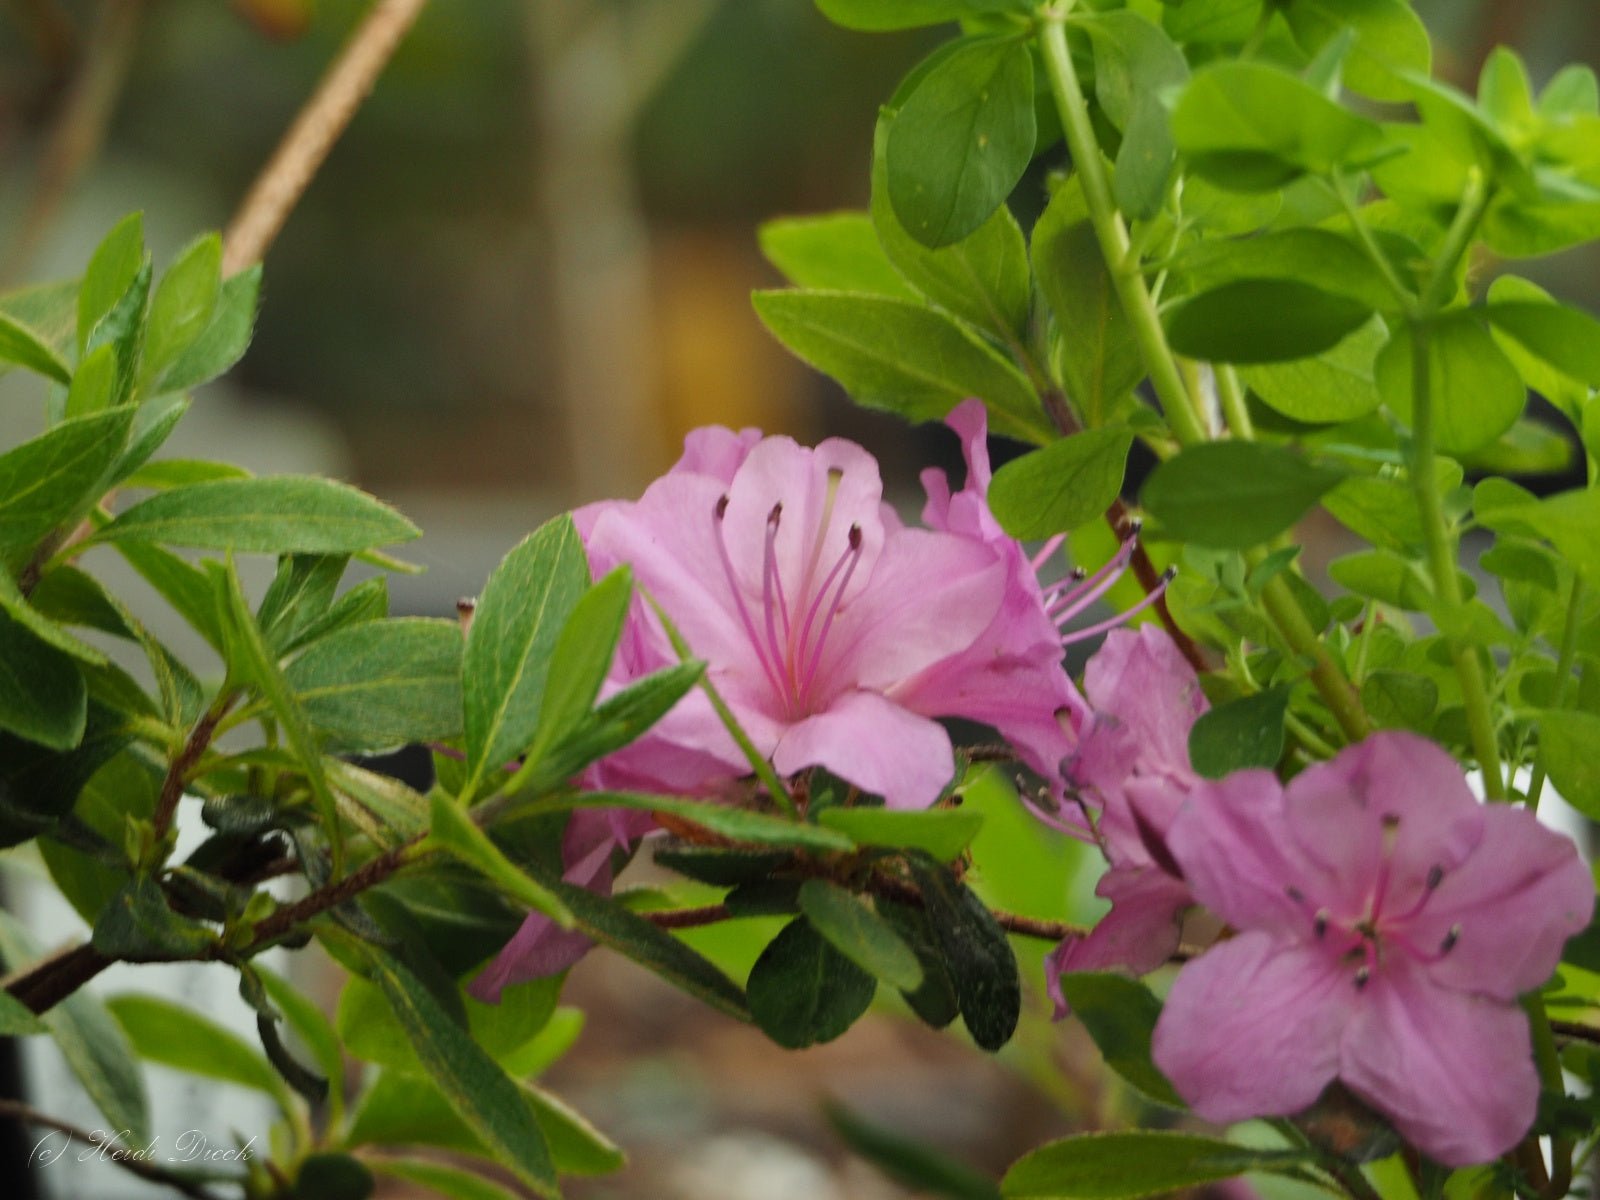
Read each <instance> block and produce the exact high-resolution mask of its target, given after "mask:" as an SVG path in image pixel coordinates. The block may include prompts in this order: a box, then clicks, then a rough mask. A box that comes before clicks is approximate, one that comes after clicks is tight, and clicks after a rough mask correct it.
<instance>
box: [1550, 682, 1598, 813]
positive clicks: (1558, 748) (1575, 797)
mask: <svg viewBox="0 0 1600 1200" xmlns="http://www.w3.org/2000/svg"><path fill="white" fill-rule="evenodd" d="M1596 746H1600V716H1596V715H1595V714H1594V713H1589V712H1581V711H1577V710H1573V709H1563V710H1559V711H1558V710H1551V711H1548V712H1542V713H1540V714H1539V752H1540V754H1542V755H1543V756H1544V765H1545V769H1546V770H1547V771H1549V773H1550V782H1551V783H1552V784H1554V785H1555V789H1556V791H1558V792H1560V793H1561V798H1562V799H1563V800H1565V801H1566V802H1567V803H1568V804H1570V805H1572V807H1574V808H1576V809H1577V810H1578V811H1579V812H1581V813H1583V814H1584V815H1585V816H1587V817H1589V818H1590V819H1591V820H1594V819H1600V759H1597V758H1596V757H1595V752H1594V748H1595V747H1596Z"/></svg>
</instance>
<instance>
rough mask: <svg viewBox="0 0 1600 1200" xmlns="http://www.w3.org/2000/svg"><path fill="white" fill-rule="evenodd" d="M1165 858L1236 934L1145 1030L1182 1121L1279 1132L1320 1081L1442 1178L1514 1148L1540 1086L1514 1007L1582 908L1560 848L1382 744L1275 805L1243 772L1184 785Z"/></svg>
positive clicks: (1406, 742) (1452, 773)
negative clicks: (1192, 1116) (1343, 1091)
mask: <svg viewBox="0 0 1600 1200" xmlns="http://www.w3.org/2000/svg"><path fill="white" fill-rule="evenodd" d="M1167 844H1168V846H1169V847H1170V848H1171V851H1172V854H1173V857H1174V858H1175V859H1176V860H1177V862H1178V864H1179V865H1180V866H1181V867H1182V869H1183V874H1184V877H1185V878H1186V879H1187V880H1188V882H1189V886H1190V888H1191V889H1192V891H1193V893H1194V896H1195V899H1196V900H1198V901H1200V902H1201V903H1203V904H1205V905H1206V906H1207V907H1208V908H1210V909H1211V910H1212V911H1214V912H1215V913H1217V915H1218V916H1220V917H1222V918H1223V919H1224V920H1225V921H1227V922H1228V923H1229V924H1230V925H1231V926H1232V927H1233V928H1234V929H1236V930H1237V931H1238V933H1237V935H1236V936H1234V937H1232V938H1230V939H1228V940H1226V941H1224V942H1221V943H1220V944H1218V945H1216V946H1214V947H1213V948H1212V949H1210V950H1208V951H1207V952H1206V953H1205V954H1204V955H1202V956H1201V957H1200V958H1198V959H1197V960H1195V961H1194V962H1192V963H1190V964H1189V965H1187V966H1186V967H1185V968H1184V969H1183V971H1182V972H1181V973H1180V974H1179V976H1178V978H1177V981H1176V982H1175V983H1174V985H1173V988H1172V991H1171V993H1170V995H1169V997H1168V999H1167V1003H1166V1008H1165V1010H1164V1012H1163V1013H1162V1016H1161V1020H1160V1022H1159V1023H1158V1024H1157V1026H1156V1030H1155V1036H1154V1043H1153V1049H1154V1054H1155V1061H1156V1063H1157V1065H1159V1066H1160V1067H1161V1069H1162V1070H1163V1071H1165V1072H1166V1074H1167V1077H1168V1078H1169V1079H1171V1080H1172V1083H1173V1086H1174V1087H1176V1088H1177V1090H1178V1092H1179V1094H1180V1095H1182V1096H1183V1097H1184V1098H1185V1099H1186V1100H1187V1101H1189V1103H1190V1104H1191V1105H1193V1107H1194V1110H1195V1111H1196V1112H1197V1113H1198V1114H1199V1115H1201V1116H1203V1117H1206V1118H1207V1119H1209V1120H1213V1121H1219V1122H1228V1121H1234V1120H1239V1119H1242V1118H1245V1117H1255V1116H1281V1115H1287V1114H1290V1113H1294V1112H1298V1111H1300V1110H1302V1109H1304V1108H1306V1107H1307V1106H1309V1105H1310V1104H1312V1103H1313V1102H1314V1101H1315V1100H1316V1099H1317V1097H1318V1095H1319V1094H1320V1093H1321V1092H1322V1090H1323V1088H1325V1087H1326V1086H1327V1085H1328V1084H1329V1083H1330V1082H1332V1081H1333V1080H1334V1079H1336V1078H1337V1079H1339V1080H1341V1081H1342V1082H1343V1083H1344V1085H1345V1086H1346V1087H1348V1088H1349V1089H1350V1090H1351V1091H1352V1092H1354V1093H1355V1094H1356V1095H1358V1096H1359V1097H1361V1099H1363V1100H1364V1101H1366V1102H1367V1103H1368V1104H1370V1105H1371V1106H1372V1107H1374V1108H1376V1109H1378V1110H1379V1111H1381V1112H1383V1113H1384V1114H1386V1115H1387V1116H1388V1117H1389V1118H1390V1119H1391V1120H1392V1121H1393V1122H1394V1125H1395V1127H1396V1128H1397V1129H1398V1130H1399V1131H1400V1132H1401V1133H1402V1134H1404V1135H1405V1136H1406V1137H1407V1138H1408V1139H1409V1140H1410V1141H1411V1142H1412V1143H1413V1144H1414V1145H1415V1146H1416V1147H1417V1148H1418V1149H1419V1150H1421V1151H1423V1152H1424V1153H1426V1154H1428V1155H1430V1156H1431V1157H1433V1158H1435V1159H1437V1160H1438V1161H1439V1162H1441V1163H1444V1164H1446V1165H1449V1166H1463V1165H1467V1164H1470V1163H1480V1162H1486V1161H1488V1160H1490V1159H1493V1158H1494V1157H1496V1156H1497V1155H1499V1154H1501V1153H1503V1152H1504V1151H1506V1150H1507V1149H1509V1148H1510V1147H1511V1146H1512V1145H1514V1144H1515V1143H1516V1142H1517V1140H1518V1139H1519V1138H1521V1137H1522V1135H1523V1134H1524V1133H1525V1132H1526V1131H1527V1129H1528V1127H1529V1125H1530V1124H1531V1122H1532V1121H1533V1118H1534V1111H1535V1108H1536V1106H1537V1103H1538V1096H1539V1080H1538V1075H1537V1072H1536V1071H1535V1069H1534V1064H1533V1061H1532V1057H1531V1053H1530V1049H1529V1033H1528V1024H1527V1019H1526V1017H1525V1016H1524V1014H1523V1011H1522V1009H1521V1008H1520V1007H1519V1006H1518V1004H1517V997H1518V996H1519V995H1521V994H1522V993H1525V992H1528V991H1531V990H1533V989H1535V988H1537V987H1539V986H1540V985H1541V984H1543V983H1544V981H1545V980H1546V979H1547V978H1548V977H1549V975H1550V973H1551V971H1552V970H1554V969H1555V966H1556V963H1557V962H1558V961H1559V959H1560V955H1561V948H1562V946H1563V944H1564V943H1565V942H1566V940H1567V938H1569V937H1570V936H1572V935H1573V934H1574V933H1576V932H1578V931H1579V930H1581V929H1583V928H1584V926H1585V925H1586V924H1587V923H1588V920H1589V916H1590V912H1591V910H1592V908H1593V906H1594V885H1593V881H1592V880H1591V879H1590V877H1589V873H1588V871H1587V870H1586V869H1585V868H1584V866H1583V864H1582V863H1581V862H1580V861H1579V859H1578V855H1577V852H1576V850H1575V849H1574V847H1573V845H1572V843H1571V842H1570V841H1568V840H1567V839H1566V838H1564V837H1561V836H1560V835H1558V834H1556V833H1553V832H1551V831H1550V830H1548V829H1545V828H1544V827H1543V826H1541V825H1540V824H1539V823H1538V822H1537V820H1535V819H1534V817H1533V815H1532V814H1531V813H1529V812H1527V811H1526V810H1524V809H1518V808H1512V807H1509V806H1505V805H1488V806H1485V805H1483V804H1480V803H1479V802H1478V801H1477V800H1475V799H1474V798H1473V796H1472V794H1471V792H1470V791H1468V789H1467V785H1466V783H1465V781H1464V780H1463V778H1462V775H1461V771H1460V768H1459V767H1458V766H1457V764H1456V763H1455V762H1454V760H1452V759H1451V758H1450V756H1449V755H1448V754H1446V753H1445V752H1444V751H1443V750H1441V749H1440V748H1439V747H1437V746H1435V745H1434V744H1433V743H1431V742H1428V741H1426V740H1424V739H1422V738H1419V737H1416V736H1413V735H1411V734H1407V733H1398V732H1386V733H1379V734H1375V735H1373V736H1372V737H1370V738H1368V739H1367V740H1366V741H1364V742H1361V743H1360V744H1358V745H1355V746H1350V747H1348V748H1346V749H1345V750H1343V751H1341V752H1340V753H1339V754H1338V755H1337V756H1336V757H1335V758H1333V759H1332V760H1331V761H1329V762H1326V763H1322V764H1319V765H1317V766H1314V767H1311V768H1309V769H1307V770H1306V771H1304V772H1303V773H1301V774H1300V775H1298V776H1297V777H1296V778H1295V779H1294V780H1293V781H1292V782H1290V784H1289V785H1288V787H1287V789H1285V788H1284V787H1283V786H1282V785H1280V784H1279V782H1278V781H1277V779H1276V778H1274V776H1273V775H1272V774H1271V773H1270V772H1268V771H1259V770H1251V771H1240V772H1237V773H1236V774H1234V775H1231V776H1229V777H1228V778H1227V779H1226V780H1223V781H1221V782H1219V783H1207V782H1202V783H1200V784H1198V785H1197V786H1196V787H1195V788H1194V790H1193V792H1192V794H1191V796H1190V798H1189V801H1188V803H1187V805H1186V806H1185V808H1184V810H1183V812H1182V813H1181V814H1180V815H1179V817H1178V818H1177V820H1176V821H1175V822H1173V825H1172V827H1171V829H1170V831H1169V833H1168V836H1167Z"/></svg>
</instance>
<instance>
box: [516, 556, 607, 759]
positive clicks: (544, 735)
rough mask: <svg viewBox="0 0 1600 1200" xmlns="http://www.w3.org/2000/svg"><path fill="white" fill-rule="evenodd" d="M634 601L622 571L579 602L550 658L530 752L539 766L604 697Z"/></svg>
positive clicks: (603, 581) (580, 598)
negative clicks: (536, 730)
mask: <svg viewBox="0 0 1600 1200" xmlns="http://www.w3.org/2000/svg"><path fill="white" fill-rule="evenodd" d="M632 602H633V575H632V573H631V572H630V571H629V569H628V568H627V567H626V566H623V567H618V568H617V569H616V570H614V571H612V572H611V573H610V574H609V575H607V576H606V577H605V578H604V579H602V580H600V582H599V583H596V584H595V585H594V586H593V587H591V588H590V589H589V590H588V591H587V592H585V593H584V594H583V595H582V596H581V597H579V599H578V602H577V604H575V605H574V606H573V609H572V615H571V616H569V617H568V618H567V621H566V624H565V625H564V626H562V629H561V634H560V636H559V637H558V638H556V644H555V649H554V650H553V651H552V652H551V654H550V665H549V668H548V674H547V675H546V677H545V688H544V699H543V701H542V702H541V703H540V706H539V728H538V732H537V733H536V734H535V735H534V738H533V742H532V744H531V745H530V746H529V747H528V758H529V760H530V761H538V760H540V759H542V758H544V756H545V755H546V754H548V753H549V752H550V750H552V749H553V748H554V747H556V746H557V745H559V744H560V743H561V742H563V741H565V740H566V739H567V738H568V737H570V736H571V735H572V733H573V732H574V731H575V730H576V729H577V728H578V726H579V725H580V724H582V722H583V720H584V718H586V717H587V716H588V715H589V711H590V709H591V708H592V707H593V706H594V702H595V698H596V697H597V696H599V695H600V685H601V684H602V683H604V682H605V678H606V672H607V671H609V670H610V669H611V660H612V659H613V658H614V657H615V656H616V651H617V641H618V639H619V638H620V637H621V636H622V624H623V621H624V619H625V618H626V617H627V615H628V606H629V605H630V604H631V603H632Z"/></svg>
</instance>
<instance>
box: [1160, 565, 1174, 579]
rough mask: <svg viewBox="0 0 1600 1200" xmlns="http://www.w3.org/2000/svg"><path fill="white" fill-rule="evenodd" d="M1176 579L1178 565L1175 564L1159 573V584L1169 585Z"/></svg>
mask: <svg viewBox="0 0 1600 1200" xmlns="http://www.w3.org/2000/svg"><path fill="white" fill-rule="evenodd" d="M1177 577H1178V564H1177V563H1173V564H1172V565H1171V566H1170V567H1168V568H1167V569H1166V570H1165V571H1163V572H1161V582H1162V583H1171V582H1172V581H1173V580H1174V579H1176V578H1177Z"/></svg>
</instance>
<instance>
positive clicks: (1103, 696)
mask: <svg viewBox="0 0 1600 1200" xmlns="http://www.w3.org/2000/svg"><path fill="white" fill-rule="evenodd" d="M1083 682H1084V690H1085V691H1086V692H1087V693H1088V700H1089V709H1090V713H1091V715H1090V717H1089V718H1088V720H1087V721H1086V722H1085V723H1084V725H1083V728H1082V730H1081V732H1080V736H1079V741H1078V746H1077V749H1076V750H1075V751H1074V752H1073V753H1072V754H1071V755H1069V756H1068V757H1067V759H1066V760H1065V762H1064V763H1063V764H1062V771H1063V774H1064V775H1065V776H1066V778H1067V781H1068V783H1069V784H1070V785H1071V786H1072V787H1073V788H1075V789H1076V791H1077V795H1078V798H1079V799H1081V800H1082V801H1083V802H1084V803H1086V804H1090V805H1092V806H1095V807H1096V808H1097V809H1098V817H1097V819H1096V821H1095V834H1096V837H1097V839H1098V841H1099V844H1100V847H1101V849H1102V851H1103V852H1104V853H1105V856H1106V860H1107V862H1108V864H1109V869H1108V870H1107V871H1106V873H1105V874H1104V875H1102V876H1101V878H1100V883H1099V885H1098V886H1097V887H1096V888H1095V894H1096V895H1098V896H1100V897H1102V898H1103V899H1106V900H1109V901H1111V911H1110V912H1109V913H1107V914H1106V915H1105V916H1104V917H1102V918H1101V919H1100V921H1099V923H1098V924H1097V925H1096V926H1095V927H1094V929H1093V930H1091V931H1090V933H1089V935H1088V936H1087V937H1083V938H1068V939H1067V940H1066V941H1063V942H1062V943H1061V945H1060V946H1059V947H1057V948H1056V950H1055V951H1054V952H1052V954H1051V955H1050V957H1049V958H1048V959H1047V960H1046V962H1045V971H1046V987H1047V989H1048V990H1049V992H1050V995H1051V997H1052V999H1054V1000H1055V1002H1056V1015H1057V1017H1058V1018H1059V1017H1061V1016H1064V1015H1066V1004H1065V1002H1064V1000H1063V998H1062V996H1061V975H1062V974H1063V973H1066V972H1072V971H1105V970H1111V969H1121V970H1126V971H1129V972H1131V973H1132V974H1134V975H1144V974H1147V973H1149V972H1150V971H1153V970H1155V969H1156V968H1157V967H1159V966H1160V965H1161V964H1162V963H1164V962H1166V961H1167V959H1168V958H1169V957H1171V955H1172V953H1173V951H1175V950H1176V949H1177V948H1178V933H1179V927H1180V923H1181V920H1182V916H1183V912H1184V910H1185V909H1187V908H1188V907H1189V906H1190V905H1191V904H1193V903H1194V901H1193V899H1192V898H1191V897H1190V895H1189V888H1188V886H1187V885H1186V884H1185V883H1184V881H1183V878H1182V876H1181V874H1180V872H1179V871H1178V868H1177V865H1176V864H1175V863H1174V862H1173V861H1172V856H1171V854H1170V853H1169V852H1168V850H1167V847H1166V836H1167V831H1168V830H1169V829H1170V827H1171V825H1172V822H1173V819H1174V818H1175V817H1176V816H1177V814H1178V810H1179V808H1180V807H1181V806H1182V804H1183V802H1184V800H1185V799H1186V798H1187V797H1188V795H1189V792H1190V790H1191V789H1192V788H1193V787H1194V786H1195V784H1196V783H1197V782H1199V780H1198V777H1197V776H1196V775H1195V773H1194V769H1193V768H1192V767H1191V766H1190V763H1189V730H1190V729H1191V728H1192V727H1193V725H1194V723H1195V720H1196V719H1197V718H1198V717H1199V716H1200V714H1201V713H1203V712H1205V711H1206V708H1207V704H1206V698H1205V694H1204V693H1203V692H1202V691H1201V690H1200V680H1199V678H1198V677H1197V676H1196V675H1195V672H1194V668H1193V667H1191V666H1190V665H1189V663H1188V662H1187V660H1185V659H1184V657H1183V654H1182V653H1181V652H1180V651H1179V649H1178V647H1177V645H1176V644H1174V642H1173V641H1172V639H1171V638H1170V637H1168V636H1167V634H1166V633H1165V632H1164V631H1163V630H1161V629H1158V628H1156V627H1155V626H1153V625H1144V626H1141V627H1140V628H1138V629H1118V630H1114V631H1113V632H1111V633H1110V634H1108V635H1107V637H1106V640H1105V644H1104V645H1103V646H1101V648H1100V649H1099V651H1097V652H1096V653H1095V656H1094V657H1093V658H1091V659H1090V660H1089V665H1088V667H1087V668H1085V670H1084V677H1083Z"/></svg>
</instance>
